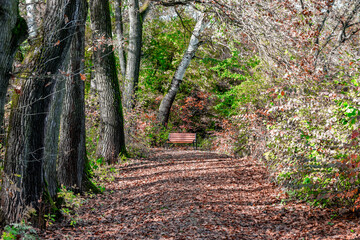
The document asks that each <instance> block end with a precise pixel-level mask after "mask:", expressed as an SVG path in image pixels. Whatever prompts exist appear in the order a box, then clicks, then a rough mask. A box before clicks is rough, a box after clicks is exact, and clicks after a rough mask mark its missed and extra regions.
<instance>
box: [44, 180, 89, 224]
mask: <svg viewBox="0 0 360 240" xmlns="http://www.w3.org/2000/svg"><path fill="white" fill-rule="evenodd" d="M58 197H59V198H60V199H62V206H61V209H60V211H61V213H62V214H63V216H64V217H65V219H67V221H68V222H69V223H70V225H71V226H75V225H76V224H77V221H78V220H77V217H78V213H77V210H78V209H79V208H80V207H81V206H82V205H83V200H82V198H81V197H80V194H77V195H75V194H74V193H73V192H72V191H70V190H68V189H66V187H64V186H61V188H60V190H59V192H58ZM48 218H50V220H51V215H50V216H48Z"/></svg>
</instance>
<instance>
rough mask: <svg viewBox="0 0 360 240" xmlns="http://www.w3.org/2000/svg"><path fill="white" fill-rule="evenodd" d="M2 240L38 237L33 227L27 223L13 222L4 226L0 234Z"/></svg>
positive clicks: (24, 239)
mask: <svg viewBox="0 0 360 240" xmlns="http://www.w3.org/2000/svg"><path fill="white" fill-rule="evenodd" d="M1 239H2V240H12V239H23V240H36V239H39V237H38V236H37V233H36V231H35V229H34V228H33V227H32V226H30V225H27V224H26V223H25V222H21V223H13V224H11V225H8V226H6V227H5V229H4V232H3V234H2V236H1Z"/></svg>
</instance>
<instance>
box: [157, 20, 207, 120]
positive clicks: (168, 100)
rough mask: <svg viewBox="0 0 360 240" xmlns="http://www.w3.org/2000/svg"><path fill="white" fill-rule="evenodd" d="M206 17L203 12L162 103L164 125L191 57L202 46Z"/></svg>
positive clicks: (159, 116) (158, 118) (160, 115)
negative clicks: (202, 33)
mask: <svg viewBox="0 0 360 240" xmlns="http://www.w3.org/2000/svg"><path fill="white" fill-rule="evenodd" d="M204 17H205V15H204V13H201V14H200V16H199V18H198V20H197V22H196V25H195V28H194V30H193V33H192V36H191V38H190V42H189V46H188V49H187V51H186V52H185V54H184V56H183V58H182V60H181V63H180V65H179V66H178V68H177V70H176V72H175V75H174V77H173V78H172V80H171V85H170V89H169V91H168V93H167V94H166V95H165V97H164V98H163V100H162V101H161V103H160V107H159V113H158V116H157V121H159V122H160V123H161V124H162V125H163V126H166V125H167V123H168V121H169V116H170V110H171V106H172V104H173V102H174V100H175V97H176V94H177V92H178V91H179V88H180V84H181V82H182V81H183V78H184V75H185V72H186V69H187V68H188V66H189V64H190V61H191V59H193V58H194V56H195V53H196V51H197V49H198V48H199V46H200V40H199V37H200V34H201V32H202V31H203V30H204V28H205V25H206V23H205V21H204Z"/></svg>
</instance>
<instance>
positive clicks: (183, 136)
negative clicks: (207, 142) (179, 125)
mask: <svg viewBox="0 0 360 240" xmlns="http://www.w3.org/2000/svg"><path fill="white" fill-rule="evenodd" d="M195 140H196V133H169V141H176V142H180V141H185V142H189V141H190V142H193V141H195Z"/></svg>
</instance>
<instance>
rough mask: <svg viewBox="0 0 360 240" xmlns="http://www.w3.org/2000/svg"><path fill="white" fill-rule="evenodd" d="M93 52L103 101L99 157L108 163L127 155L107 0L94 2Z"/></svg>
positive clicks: (91, 4) (100, 96)
mask: <svg viewBox="0 0 360 240" xmlns="http://www.w3.org/2000/svg"><path fill="white" fill-rule="evenodd" d="M90 9H91V21H92V27H93V29H92V30H93V42H94V43H99V44H98V45H97V46H96V47H95V49H96V50H94V60H93V61H94V77H95V81H96V86H97V93H98V97H99V102H100V120H101V123H100V131H99V132H100V136H99V142H98V146H97V155H98V156H99V157H102V158H103V159H104V160H105V161H107V162H109V163H114V162H116V160H117V158H118V156H119V154H120V153H122V154H125V153H126V149H125V137H124V122H123V111H122V105H121V94H120V88H119V81H118V77H117V73H116V65H115V55H114V52H113V50H112V46H111V45H109V44H108V43H106V42H103V43H101V44H100V42H101V41H102V40H103V39H111V37H112V33H111V19H110V9H109V1H108V0H91V1H90Z"/></svg>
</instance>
